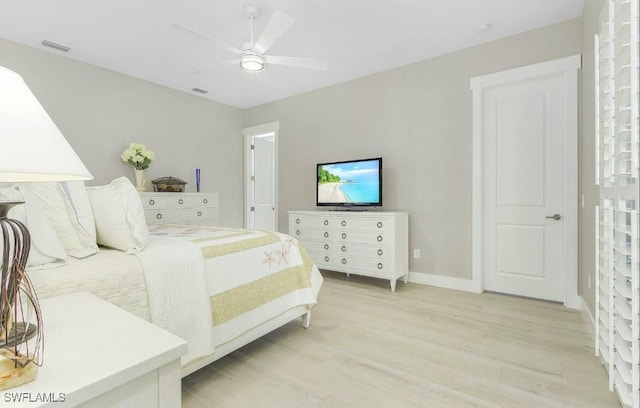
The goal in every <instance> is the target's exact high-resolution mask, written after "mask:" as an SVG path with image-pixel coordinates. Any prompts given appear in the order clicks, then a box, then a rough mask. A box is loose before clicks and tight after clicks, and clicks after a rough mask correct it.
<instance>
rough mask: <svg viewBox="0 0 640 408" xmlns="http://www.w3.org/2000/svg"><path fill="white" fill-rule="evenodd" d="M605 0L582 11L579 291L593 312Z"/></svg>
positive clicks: (595, 1) (596, 0) (590, 1)
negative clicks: (599, 42)
mask: <svg viewBox="0 0 640 408" xmlns="http://www.w3.org/2000/svg"><path fill="white" fill-rule="evenodd" d="M603 4H604V0H587V1H586V2H585V6H584V12H583V14H582V22H583V24H582V27H583V30H582V34H583V39H582V120H581V127H582V132H581V146H580V148H581V151H580V157H581V159H580V174H581V179H580V188H581V192H582V194H583V195H584V208H582V209H581V211H580V277H579V283H580V293H581V294H582V297H583V299H584V300H585V303H586V304H587V306H588V308H589V311H590V312H591V314H592V315H595V308H594V307H595V290H594V289H595V283H594V282H595V278H596V272H595V245H596V244H595V225H594V223H595V206H596V205H598V201H599V197H600V193H599V190H598V189H597V188H596V184H595V166H596V164H595V122H594V117H595V105H594V103H595V95H594V92H595V87H594V80H595V79H594V52H593V36H594V35H595V34H597V33H598V30H599V26H598V21H599V17H600V10H601V9H602V6H603Z"/></svg>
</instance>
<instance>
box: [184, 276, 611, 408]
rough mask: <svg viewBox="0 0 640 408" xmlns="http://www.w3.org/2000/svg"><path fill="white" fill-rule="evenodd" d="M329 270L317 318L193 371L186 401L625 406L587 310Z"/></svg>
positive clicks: (192, 407) (193, 407)
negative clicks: (596, 345)
mask: <svg viewBox="0 0 640 408" xmlns="http://www.w3.org/2000/svg"><path fill="white" fill-rule="evenodd" d="M323 275H324V277H325V283H324V286H323V288H322V289H321V291H320V296H319V302H318V303H319V304H318V306H317V307H316V308H315V309H314V310H313V314H312V318H311V327H310V328H309V329H307V330H305V329H303V328H302V327H301V325H300V323H299V322H297V321H296V322H294V323H290V324H288V325H286V326H284V327H283V328H281V329H278V330H276V331H275V332H273V333H271V334H269V335H267V336H265V337H263V338H261V339H259V340H257V341H255V342H253V343H252V344H249V345H248V346H246V347H244V348H242V349H240V350H238V351H236V352H234V353H232V354H230V355H228V356H227V357H224V358H222V359H220V360H218V361H217V362H215V363H213V364H211V365H209V366H207V367H205V368H203V369H202V370H200V371H198V372H196V373H194V374H192V375H190V376H188V377H186V378H184V379H183V381H182V406H183V407H184V408H204V407H223V408H226V407H305V408H306V407H446V408H450V407H536V408H541V407H581V408H584V407H598V408H605V407H619V406H620V405H619V403H618V401H617V398H616V396H615V395H614V394H613V393H611V392H609V391H608V388H607V376H606V371H605V369H604V367H603V366H602V365H601V364H600V362H599V360H598V358H596V357H595V356H594V354H593V344H592V340H591V337H590V335H589V333H588V331H587V326H586V325H585V323H584V321H583V320H582V316H581V314H580V313H579V312H577V311H572V310H568V309H566V308H564V307H563V306H561V305H557V304H553V303H547V302H539V301H534V300H530V299H522V298H516V297H509V296H503V295H497V294H482V295H478V294H471V293H466V292H459V291H454V290H447V289H439V288H433V287H429V286H423V285H417V284H407V285H404V284H402V283H399V284H398V288H397V291H396V293H391V291H390V290H389V283H388V282H387V281H382V280H377V279H371V278H361V277H357V276H353V275H352V276H351V277H349V278H347V277H346V276H345V275H343V274H337V273H331V272H323Z"/></svg>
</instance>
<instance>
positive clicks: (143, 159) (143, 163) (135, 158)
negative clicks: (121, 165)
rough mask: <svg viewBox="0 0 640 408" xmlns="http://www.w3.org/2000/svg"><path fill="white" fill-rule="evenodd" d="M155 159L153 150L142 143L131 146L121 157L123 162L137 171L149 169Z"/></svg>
mask: <svg viewBox="0 0 640 408" xmlns="http://www.w3.org/2000/svg"><path fill="white" fill-rule="evenodd" d="M155 157H156V156H155V154H153V152H152V151H151V150H149V149H147V147H146V146H145V145H143V144H140V143H131V144H129V147H127V149H126V150H125V151H124V152H123V153H122V156H120V158H121V159H122V161H123V162H126V163H129V164H130V165H132V166H133V168H134V169H136V170H145V169H148V168H149V165H150V164H151V161H152V160H153V159H155Z"/></svg>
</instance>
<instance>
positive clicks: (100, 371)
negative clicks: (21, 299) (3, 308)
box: [0, 292, 187, 408]
mask: <svg viewBox="0 0 640 408" xmlns="http://www.w3.org/2000/svg"><path fill="white" fill-rule="evenodd" d="M40 306H41V308H42V316H43V321H44V364H43V366H42V367H40V369H39V371H38V377H37V378H36V379H35V381H33V382H31V383H28V384H24V385H22V386H20V387H15V388H11V389H8V390H3V391H0V401H1V402H0V406H5V405H6V404H9V405H6V406H11V407H14V406H15V407H23V406H24V407H76V406H81V407H119V408H120V407H123V408H126V407H132V408H133V407H135V408H146V407H163V408H164V407H166V408H175V407H180V405H181V377H180V357H181V356H182V355H183V354H184V353H186V351H187V343H186V342H185V341H184V340H182V339H181V338H179V337H177V336H175V335H173V334H171V333H168V332H166V331H164V330H162V329H160V328H158V327H156V326H154V325H152V324H151V323H149V322H147V321H145V320H142V319H140V318H138V317H136V316H134V315H132V314H130V313H128V312H126V311H124V310H122V309H120V308H118V307H116V306H114V305H112V304H110V303H108V302H106V301H104V300H102V299H100V298H98V297H96V296H93V295H91V294H88V293H84V292H82V293H73V294H70V295H66V296H60V297H55V298H49V299H43V300H42V301H41V302H40ZM20 399H22V402H18V401H19V400H20Z"/></svg>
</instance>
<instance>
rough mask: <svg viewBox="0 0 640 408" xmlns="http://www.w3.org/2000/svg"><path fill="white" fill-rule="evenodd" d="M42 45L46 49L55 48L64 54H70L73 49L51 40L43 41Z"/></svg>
mask: <svg viewBox="0 0 640 408" xmlns="http://www.w3.org/2000/svg"><path fill="white" fill-rule="evenodd" d="M42 45H44V46H45V47H49V48H55V49H56V50H58V51H62V52H69V50H70V49H71V47H67V46H66V45H62V44H58V43H54V42H53V41H49V40H42Z"/></svg>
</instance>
